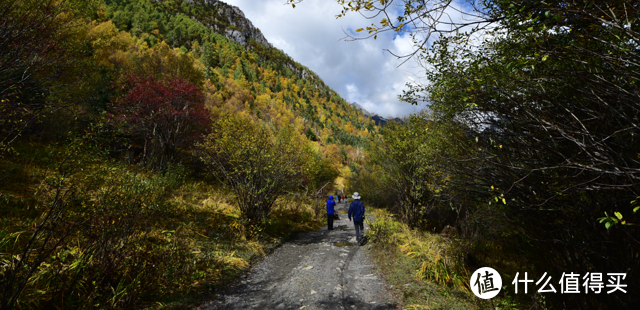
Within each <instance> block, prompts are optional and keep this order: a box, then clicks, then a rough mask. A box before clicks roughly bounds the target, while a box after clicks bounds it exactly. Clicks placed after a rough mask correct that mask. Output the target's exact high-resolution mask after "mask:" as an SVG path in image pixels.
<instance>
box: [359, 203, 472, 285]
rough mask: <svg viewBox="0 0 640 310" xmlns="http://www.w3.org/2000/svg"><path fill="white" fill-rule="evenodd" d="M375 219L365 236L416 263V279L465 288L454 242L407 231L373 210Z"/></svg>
mask: <svg viewBox="0 0 640 310" xmlns="http://www.w3.org/2000/svg"><path fill="white" fill-rule="evenodd" d="M376 217H377V218H376V220H375V221H374V222H373V223H371V224H370V230H369V231H368V235H369V236H370V238H371V239H372V240H373V241H375V242H379V243H384V244H390V245H395V246H397V247H398V248H399V249H400V251H401V252H402V253H403V254H404V255H406V256H408V257H411V258H414V259H416V260H418V261H419V262H420V263H419V268H418V269H417V270H416V271H415V275H416V277H418V278H419V279H422V280H424V279H428V280H430V281H432V282H434V283H438V284H444V285H448V286H454V287H456V288H458V289H461V290H466V289H467V288H468V287H469V283H468V277H469V272H468V271H467V269H466V268H465V266H464V260H463V259H464V257H463V253H462V251H461V250H460V247H459V246H458V244H456V240H454V239H449V238H446V237H441V236H440V235H437V234H432V233H429V232H424V231H420V230H417V229H410V228H409V227H408V226H407V225H406V224H404V223H402V222H400V221H398V220H396V219H395V218H394V216H393V215H392V214H390V213H388V212H387V211H385V210H377V212H376Z"/></svg>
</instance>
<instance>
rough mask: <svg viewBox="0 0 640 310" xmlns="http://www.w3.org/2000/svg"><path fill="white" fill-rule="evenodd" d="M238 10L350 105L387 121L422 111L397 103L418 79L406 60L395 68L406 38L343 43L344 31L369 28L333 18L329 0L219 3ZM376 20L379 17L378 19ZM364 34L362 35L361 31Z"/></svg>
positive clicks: (353, 17)
mask: <svg viewBox="0 0 640 310" xmlns="http://www.w3.org/2000/svg"><path fill="white" fill-rule="evenodd" d="M223 1H224V2H226V3H229V4H231V5H234V6H237V7H239V8H240V9H241V10H242V11H243V12H244V14H245V16H246V17H247V18H248V19H249V20H251V22H252V23H253V25H254V26H255V27H257V28H259V29H260V30H261V31H262V33H263V34H264V36H265V37H266V39H267V40H268V41H269V42H270V43H271V44H273V45H274V46H275V47H277V48H279V49H281V50H283V51H284V52H285V53H287V54H288V55H289V56H291V57H292V58H293V59H294V60H296V61H297V62H299V63H301V64H302V65H305V66H307V67H309V68H310V69H311V70H313V71H315V72H316V73H317V74H318V75H319V76H320V78H322V79H323V80H324V82H325V83H326V84H327V85H329V86H330V87H331V88H333V89H334V90H335V91H336V92H338V93H339V94H340V96H342V97H343V98H345V99H346V100H347V101H349V102H357V103H358V104H360V105H362V106H363V107H364V108H365V109H367V110H368V111H370V112H374V113H377V114H380V115H382V116H385V117H395V116H405V115H408V114H409V113H414V112H417V111H419V110H421V109H422V107H416V106H412V105H410V104H407V103H404V102H401V101H400V100H398V95H400V94H402V90H403V89H404V88H405V83H406V82H407V81H409V80H410V79H416V78H417V77H419V75H420V72H421V71H423V70H424V69H422V70H420V68H419V67H418V66H416V65H415V63H413V62H411V61H409V62H407V63H405V64H404V65H402V66H401V67H399V68H398V65H399V64H400V63H401V62H402V60H398V59H397V58H395V57H394V56H392V55H390V54H389V53H388V52H384V51H383V49H385V48H387V49H390V50H392V51H394V53H396V54H403V53H405V54H406V53H407V52H409V51H411V48H412V44H411V39H410V38H409V36H408V35H404V36H397V35H396V36H394V34H393V33H387V34H383V35H379V36H378V38H377V40H373V39H369V40H360V41H351V42H347V41H344V40H341V39H342V38H343V37H345V34H344V32H343V30H344V31H347V32H350V33H354V34H355V32H354V31H355V30H356V29H358V28H361V27H365V26H367V25H370V24H371V22H372V21H371V20H366V19H365V18H363V17H362V16H360V15H359V14H357V13H351V12H350V13H349V14H347V16H346V17H342V18H338V19H336V17H335V16H336V15H337V14H339V13H340V11H341V7H340V5H338V4H337V3H336V2H335V1H330V0H305V1H304V2H302V3H300V4H298V5H296V8H295V9H294V8H292V7H291V5H284V3H285V0H260V1H256V0H223ZM378 19H380V18H378ZM361 33H364V32H361Z"/></svg>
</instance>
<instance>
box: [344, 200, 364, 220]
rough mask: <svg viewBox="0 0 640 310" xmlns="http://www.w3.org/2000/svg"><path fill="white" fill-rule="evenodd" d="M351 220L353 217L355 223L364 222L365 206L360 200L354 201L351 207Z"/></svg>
mask: <svg viewBox="0 0 640 310" xmlns="http://www.w3.org/2000/svg"><path fill="white" fill-rule="evenodd" d="M348 216H349V219H351V217H352V216H353V221H354V222H362V221H364V204H363V203H362V201H360V200H359V199H357V200H354V201H353V202H352V203H351V205H350V206H349V214H348Z"/></svg>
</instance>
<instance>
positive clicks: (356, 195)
mask: <svg viewBox="0 0 640 310" xmlns="http://www.w3.org/2000/svg"><path fill="white" fill-rule="evenodd" d="M351 197H353V199H360V195H359V194H358V192H355V193H353V196H351Z"/></svg>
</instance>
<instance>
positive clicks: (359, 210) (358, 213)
mask: <svg viewBox="0 0 640 310" xmlns="http://www.w3.org/2000/svg"><path fill="white" fill-rule="evenodd" d="M352 198H353V202H352V203H351V205H349V214H348V217H349V222H351V217H352V216H353V224H354V225H355V227H356V240H357V242H358V244H360V242H361V240H362V239H363V236H362V235H363V233H364V204H363V203H362V201H360V195H359V194H358V192H355V193H353V196H352Z"/></svg>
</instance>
